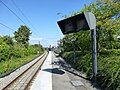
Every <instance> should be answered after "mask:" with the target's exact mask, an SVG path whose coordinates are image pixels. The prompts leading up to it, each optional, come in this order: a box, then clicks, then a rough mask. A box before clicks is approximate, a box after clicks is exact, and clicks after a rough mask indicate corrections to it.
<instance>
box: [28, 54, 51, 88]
mask: <svg viewBox="0 0 120 90" xmlns="http://www.w3.org/2000/svg"><path fill="white" fill-rule="evenodd" d="M51 63H52V57H51V52H49V54H48V57H47V58H46V60H45V62H44V63H43V65H42V67H41V70H40V71H39V72H38V74H37V76H36V78H35V80H34V82H33V84H32V86H31V88H30V90H52V73H50V72H52V70H51V69H52V65H51Z"/></svg>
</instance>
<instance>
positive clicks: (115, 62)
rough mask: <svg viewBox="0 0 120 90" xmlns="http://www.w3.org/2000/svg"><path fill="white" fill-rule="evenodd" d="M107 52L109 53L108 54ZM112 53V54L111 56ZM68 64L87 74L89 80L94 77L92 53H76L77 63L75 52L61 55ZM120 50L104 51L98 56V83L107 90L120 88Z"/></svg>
mask: <svg viewBox="0 0 120 90" xmlns="http://www.w3.org/2000/svg"><path fill="white" fill-rule="evenodd" d="M106 52H107V53H106ZM111 53H112V54H111ZM61 56H62V57H63V58H64V59H65V60H66V62H68V63H69V64H71V65H72V66H73V67H74V68H76V69H77V70H79V71H81V72H83V73H85V74H86V75H87V77H88V78H91V75H92V58H91V54H90V53H86V54H83V53H82V52H80V51H77V52H76V59H75V63H74V62H73V52H65V53H63V54H62V55H61ZM119 65H120V50H117V51H116V50H111V51H102V52H100V54H99V56H98V75H97V83H98V84H99V85H101V86H102V87H103V88H104V89H105V88H106V89H107V90H116V89H119V88H120V66H119Z"/></svg>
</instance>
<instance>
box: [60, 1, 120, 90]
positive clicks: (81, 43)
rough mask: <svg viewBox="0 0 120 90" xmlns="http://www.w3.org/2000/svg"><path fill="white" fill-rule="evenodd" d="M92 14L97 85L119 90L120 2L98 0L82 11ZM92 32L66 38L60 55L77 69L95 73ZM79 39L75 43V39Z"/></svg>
mask: <svg viewBox="0 0 120 90" xmlns="http://www.w3.org/2000/svg"><path fill="white" fill-rule="evenodd" d="M83 11H90V12H93V13H94V14H95V16H96V18H97V42H98V43H97V49H98V75H97V83H98V84H100V85H101V86H102V87H103V89H106V90H119V89H120V38H119V36H120V1H119V0H118V1H117V0H96V2H94V3H92V4H91V5H89V6H86V7H85V8H84V9H83V10H81V11H78V12H75V13H73V14H72V15H76V14H78V13H81V12H83ZM90 35H91V34H90V31H82V32H78V33H76V34H70V35H66V36H65V37H64V38H63V39H61V40H60V44H59V47H61V51H62V52H61V53H60V54H61V56H62V57H63V58H65V59H66V61H67V62H68V63H70V64H71V65H72V66H73V67H74V68H76V69H78V70H80V71H82V72H84V73H86V75H87V76H88V78H90V76H91V74H92V58H91V36H90ZM73 38H74V39H76V41H75V43H72V42H71V40H72V39H73ZM73 44H74V45H75V51H76V58H75V60H76V62H75V63H74V62H73V55H74V54H73V53H74V52H73Z"/></svg>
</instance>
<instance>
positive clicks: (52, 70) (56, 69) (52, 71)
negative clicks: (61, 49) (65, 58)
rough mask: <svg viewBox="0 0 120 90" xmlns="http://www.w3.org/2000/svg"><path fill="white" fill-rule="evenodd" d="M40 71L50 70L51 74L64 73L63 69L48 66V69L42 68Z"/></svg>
mask: <svg viewBox="0 0 120 90" xmlns="http://www.w3.org/2000/svg"><path fill="white" fill-rule="evenodd" d="M42 71H46V72H50V73H53V74H60V75H62V74H64V73H65V72H64V71H62V70H60V69H58V68H53V69H49V68H48V69H43V70H42Z"/></svg>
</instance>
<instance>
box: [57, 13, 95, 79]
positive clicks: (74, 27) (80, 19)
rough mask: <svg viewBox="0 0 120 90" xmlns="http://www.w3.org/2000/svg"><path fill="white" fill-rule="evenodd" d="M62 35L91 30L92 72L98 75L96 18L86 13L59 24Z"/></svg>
mask: <svg viewBox="0 0 120 90" xmlns="http://www.w3.org/2000/svg"><path fill="white" fill-rule="evenodd" d="M57 23H58V25H59V27H60V29H61V31H62V33H63V34H64V35H65V34H70V33H76V32H79V31H85V30H91V38H92V70H93V76H94V77H95V76H96V75H97V49H96V18H95V16H94V14H93V13H91V12H84V13H81V14H78V15H75V16H72V17H69V18H66V19H64V20H61V21H58V22H57Z"/></svg>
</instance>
